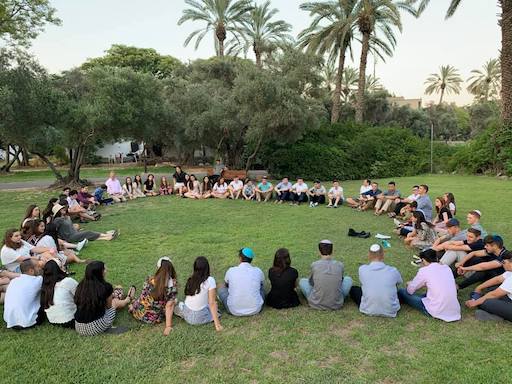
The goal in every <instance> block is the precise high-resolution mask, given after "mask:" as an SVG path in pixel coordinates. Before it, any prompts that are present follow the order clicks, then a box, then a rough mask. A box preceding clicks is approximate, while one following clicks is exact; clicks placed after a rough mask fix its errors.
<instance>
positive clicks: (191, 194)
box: [185, 175, 201, 199]
mask: <svg viewBox="0 0 512 384" xmlns="http://www.w3.org/2000/svg"><path fill="white" fill-rule="evenodd" d="M185 197H187V198H189V199H200V198H201V186H200V185H199V181H197V178H196V175H190V179H189V181H188V184H187V192H185Z"/></svg>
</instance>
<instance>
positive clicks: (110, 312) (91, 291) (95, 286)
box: [75, 261, 135, 336]
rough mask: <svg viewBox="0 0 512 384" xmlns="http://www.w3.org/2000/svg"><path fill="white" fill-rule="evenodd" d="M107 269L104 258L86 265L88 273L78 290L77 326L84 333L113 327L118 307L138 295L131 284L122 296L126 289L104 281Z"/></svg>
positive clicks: (86, 272) (95, 332)
mask: <svg viewBox="0 0 512 384" xmlns="http://www.w3.org/2000/svg"><path fill="white" fill-rule="evenodd" d="M106 274H107V269H106V268H105V264H104V263H103V262H102V261H93V262H92V263H90V264H89V265H88V266H87V268H85V276H84V278H83V280H82V281H81V282H80V284H78V286H77V288H76V292H75V304H76V312H75V330H76V331H77V332H78V333H79V334H80V335H82V336H95V335H99V334H100V333H103V332H105V331H107V330H108V329H110V328H112V324H113V323H114V319H115V318H116V310H118V309H121V308H124V307H126V306H127V305H128V304H129V303H130V302H131V301H132V300H133V297H134V295H135V287H134V286H132V287H130V289H129V291H128V295H126V297H124V298H123V289H122V288H120V287H116V288H115V289H114V288H113V287H112V285H111V284H110V283H108V282H106V281H105V276H106Z"/></svg>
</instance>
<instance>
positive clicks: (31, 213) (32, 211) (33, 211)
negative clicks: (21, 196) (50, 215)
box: [20, 204, 41, 228]
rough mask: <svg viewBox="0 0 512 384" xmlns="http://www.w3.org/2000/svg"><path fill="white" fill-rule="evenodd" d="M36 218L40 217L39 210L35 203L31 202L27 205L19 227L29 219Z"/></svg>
mask: <svg viewBox="0 0 512 384" xmlns="http://www.w3.org/2000/svg"><path fill="white" fill-rule="evenodd" d="M36 219H41V210H40V209H39V207H38V206H37V205H35V204H31V205H29V206H28V208H27V211H26V212H25V217H24V218H23V220H22V222H21V226H20V228H23V227H24V226H25V224H26V223H28V222H29V221H31V220H36Z"/></svg>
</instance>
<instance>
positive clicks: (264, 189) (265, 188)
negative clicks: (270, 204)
mask: <svg viewBox="0 0 512 384" xmlns="http://www.w3.org/2000/svg"><path fill="white" fill-rule="evenodd" d="M273 191H274V186H273V185H272V183H271V182H270V181H268V180H267V176H263V178H262V179H261V182H260V183H258V185H257V186H256V200H258V202H260V201H261V200H262V199H263V201H264V202H265V203H266V202H267V201H269V200H270V199H272V193H273Z"/></svg>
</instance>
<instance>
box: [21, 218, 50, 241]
mask: <svg viewBox="0 0 512 384" xmlns="http://www.w3.org/2000/svg"><path fill="white" fill-rule="evenodd" d="M41 223H44V221H43V220H41V219H35V220H29V221H27V223H26V224H25V225H24V226H23V228H21V238H22V239H23V240H25V241H28V240H29V239H30V238H31V237H32V236H35V237H39V236H40V235H42V233H36V232H37V228H39V224H41ZM32 245H33V244H32Z"/></svg>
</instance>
